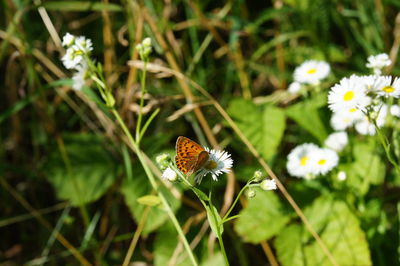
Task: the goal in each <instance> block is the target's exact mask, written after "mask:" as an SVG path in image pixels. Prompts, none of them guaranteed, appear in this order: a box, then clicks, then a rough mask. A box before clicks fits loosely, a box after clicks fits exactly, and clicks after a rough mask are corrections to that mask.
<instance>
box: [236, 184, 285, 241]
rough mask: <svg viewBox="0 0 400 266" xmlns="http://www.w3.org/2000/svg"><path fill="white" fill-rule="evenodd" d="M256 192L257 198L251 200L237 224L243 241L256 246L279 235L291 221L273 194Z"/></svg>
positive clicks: (237, 230) (237, 229) (261, 191)
mask: <svg viewBox="0 0 400 266" xmlns="http://www.w3.org/2000/svg"><path fill="white" fill-rule="evenodd" d="M256 192H257V195H256V197H254V198H252V199H250V200H249V205H248V206H247V207H246V208H245V209H243V210H242V211H241V212H240V213H239V215H240V217H239V219H238V221H237V223H236V224H235V230H236V232H237V233H238V234H239V235H240V236H241V237H242V238H243V240H244V241H245V242H250V243H255V244H256V243H260V242H261V241H264V240H267V239H269V238H271V237H273V236H274V235H276V234H278V233H279V232H280V231H281V230H282V229H283V228H284V227H285V225H286V224H287V222H288V221H289V219H290V218H289V216H288V215H286V214H285V213H284V211H283V206H282V203H281V202H280V200H279V198H278V197H277V196H276V195H275V194H274V193H273V192H268V191H263V190H260V189H256Z"/></svg>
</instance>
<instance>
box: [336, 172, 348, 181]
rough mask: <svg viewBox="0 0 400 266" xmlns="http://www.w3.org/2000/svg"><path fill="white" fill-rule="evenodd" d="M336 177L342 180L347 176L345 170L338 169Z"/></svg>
mask: <svg viewBox="0 0 400 266" xmlns="http://www.w3.org/2000/svg"><path fill="white" fill-rule="evenodd" d="M337 178H338V179H339V181H344V180H346V178H347V175H346V172H345V171H340V172H339V173H338V175H337Z"/></svg>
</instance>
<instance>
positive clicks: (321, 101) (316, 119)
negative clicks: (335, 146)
mask: <svg viewBox="0 0 400 266" xmlns="http://www.w3.org/2000/svg"><path fill="white" fill-rule="evenodd" d="M326 101H327V96H326V94H324V93H322V94H318V95H317V96H315V97H313V98H310V99H307V100H305V101H302V102H299V103H296V104H295V105H292V106H290V107H289V108H287V109H286V114H287V115H288V116H289V117H290V118H291V119H293V120H294V121H295V122H296V123H297V124H298V125H299V126H301V127H302V128H303V129H305V130H306V131H307V132H308V133H310V134H311V135H312V136H314V137H315V138H316V139H318V141H319V142H320V143H323V142H324V140H325V139H326V137H327V135H328V133H327V129H326V127H325V125H324V123H323V119H322V118H321V116H320V113H319V109H320V108H321V107H322V106H324V105H326Z"/></svg>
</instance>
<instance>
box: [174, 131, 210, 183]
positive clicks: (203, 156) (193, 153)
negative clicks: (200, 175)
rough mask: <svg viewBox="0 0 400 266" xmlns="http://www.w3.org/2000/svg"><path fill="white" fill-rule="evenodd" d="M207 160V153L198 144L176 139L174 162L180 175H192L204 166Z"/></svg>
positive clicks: (180, 138) (179, 138)
mask: <svg viewBox="0 0 400 266" xmlns="http://www.w3.org/2000/svg"><path fill="white" fill-rule="evenodd" d="M208 158H209V155H208V152H207V151H205V150H204V148H203V147H201V146H200V145H199V144H197V143H196V142H194V141H193V140H190V139H188V138H186V137H182V136H180V137H178V139H177V141H176V157H175V162H176V166H177V167H178V169H179V170H180V171H181V172H182V173H184V174H185V175H191V174H193V173H194V172H196V171H197V170H199V169H200V168H201V167H203V166H204V164H205V163H206V162H207V160H208Z"/></svg>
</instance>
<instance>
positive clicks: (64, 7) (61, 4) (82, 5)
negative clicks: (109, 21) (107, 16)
mask: <svg viewBox="0 0 400 266" xmlns="http://www.w3.org/2000/svg"><path fill="white" fill-rule="evenodd" d="M43 6H44V7H45V8H46V9H48V10H58V11H103V10H106V11H122V8H121V6H119V5H116V4H110V3H107V4H106V3H99V2H98V3H96V2H91V1H46V2H44V3H43Z"/></svg>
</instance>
